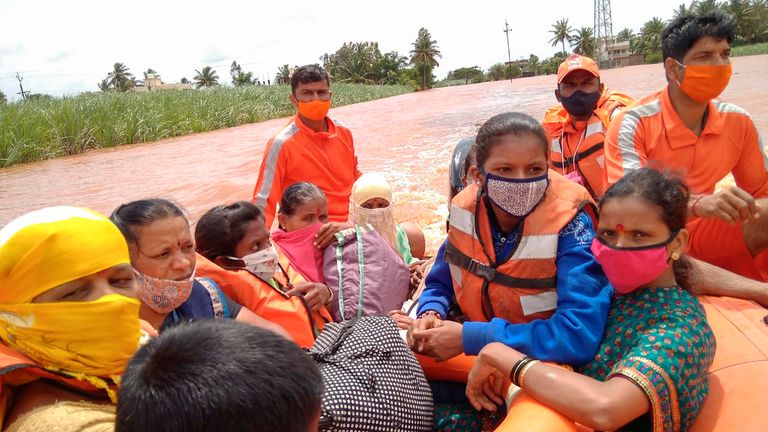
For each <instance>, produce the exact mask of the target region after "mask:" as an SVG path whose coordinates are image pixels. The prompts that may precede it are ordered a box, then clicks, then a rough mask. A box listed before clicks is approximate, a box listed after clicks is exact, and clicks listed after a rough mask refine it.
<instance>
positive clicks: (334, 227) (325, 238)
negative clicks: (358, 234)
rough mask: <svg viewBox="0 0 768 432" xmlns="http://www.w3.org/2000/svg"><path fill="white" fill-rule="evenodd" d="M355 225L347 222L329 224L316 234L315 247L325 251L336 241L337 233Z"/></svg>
mask: <svg viewBox="0 0 768 432" xmlns="http://www.w3.org/2000/svg"><path fill="white" fill-rule="evenodd" d="M353 226H354V225H352V224H350V223H347V222H328V223H326V224H325V225H323V226H321V227H320V229H319V230H317V233H315V242H314V245H315V247H316V248H318V249H325V248H326V247H328V245H330V244H331V243H333V241H334V240H336V233H337V232H339V231H343V230H345V229H347V228H351V227H353Z"/></svg>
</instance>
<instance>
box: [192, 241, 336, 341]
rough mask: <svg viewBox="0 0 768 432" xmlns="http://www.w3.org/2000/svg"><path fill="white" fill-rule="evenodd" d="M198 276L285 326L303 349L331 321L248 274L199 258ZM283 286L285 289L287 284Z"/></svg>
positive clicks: (265, 316)
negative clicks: (209, 279) (214, 283)
mask: <svg viewBox="0 0 768 432" xmlns="http://www.w3.org/2000/svg"><path fill="white" fill-rule="evenodd" d="M196 274H197V275H198V276H203V277H207V278H211V279H213V280H214V281H215V282H216V284H218V285H219V287H220V288H221V290H222V291H224V293H225V294H226V295H227V296H229V297H230V298H231V299H232V300H234V301H236V302H237V303H240V304H241V305H243V307H245V308H248V309H250V310H251V311H253V313H255V314H256V315H258V316H260V317H262V318H264V319H266V320H268V321H272V322H273V323H276V324H279V325H280V326H282V327H283V328H284V329H285V330H286V331H287V332H288V333H289V334H290V335H291V337H292V338H293V341H294V342H296V344H297V345H299V346H301V347H304V348H306V347H311V346H312V344H314V342H315V333H316V331H320V330H322V328H323V325H325V323H326V322H331V321H332V319H331V316H330V314H329V313H328V311H327V310H326V309H325V308H324V307H321V308H320V309H319V310H318V311H315V312H312V313H311V314H310V313H308V310H307V308H306V307H305V304H304V302H302V300H301V299H300V298H299V297H296V296H291V295H288V294H286V293H285V292H284V291H282V290H281V289H279V288H276V287H273V286H272V285H270V284H268V283H266V282H264V281H262V280H261V279H259V278H257V277H256V276H254V275H252V274H251V273H248V272H247V271H245V270H226V269H223V268H221V267H219V266H218V265H217V264H215V263H213V262H211V261H210V260H208V259H206V258H205V257H203V256H202V255H200V254H198V255H197V271H196ZM281 278H282V274H280V273H279V272H278V274H275V279H281ZM281 283H283V284H284V285H285V281H281Z"/></svg>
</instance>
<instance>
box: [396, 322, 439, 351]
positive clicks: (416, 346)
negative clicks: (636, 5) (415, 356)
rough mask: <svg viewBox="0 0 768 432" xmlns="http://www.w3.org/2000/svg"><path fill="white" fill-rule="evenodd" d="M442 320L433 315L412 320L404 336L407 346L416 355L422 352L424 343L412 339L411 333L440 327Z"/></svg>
mask: <svg viewBox="0 0 768 432" xmlns="http://www.w3.org/2000/svg"><path fill="white" fill-rule="evenodd" d="M442 322H443V321H442V320H441V319H440V318H438V317H436V316H434V315H425V316H423V317H421V318H418V319H416V320H414V321H413V322H412V323H411V326H410V327H409V328H408V333H407V334H406V336H405V341H406V342H407V343H408V346H409V347H411V349H412V350H413V351H415V352H417V353H421V352H422V351H424V342H423V341H422V340H420V339H419V340H416V339H414V337H413V332H414V331H416V330H427V329H431V328H435V327H439V326H441V325H442Z"/></svg>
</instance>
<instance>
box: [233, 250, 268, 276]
mask: <svg viewBox="0 0 768 432" xmlns="http://www.w3.org/2000/svg"><path fill="white" fill-rule="evenodd" d="M228 258H230V259H233V260H238V261H243V263H245V270H247V271H248V272H250V273H251V274H253V275H254V276H256V277H257V278H259V279H261V280H263V281H264V282H269V281H270V280H272V277H274V276H275V272H276V271H277V252H276V251H275V247H274V246H271V245H270V246H269V247H268V248H266V249H262V250H260V251H257V252H254V253H252V254H248V255H246V256H244V257H242V258H234V257H228Z"/></svg>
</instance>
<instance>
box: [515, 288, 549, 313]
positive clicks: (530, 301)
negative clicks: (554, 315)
mask: <svg viewBox="0 0 768 432" xmlns="http://www.w3.org/2000/svg"><path fill="white" fill-rule="evenodd" d="M520 305H521V306H522V307H523V315H526V316H528V315H533V314H535V313H538V312H546V311H551V310H555V309H557V291H548V292H544V293H541V294H535V295H527V296H521V297H520Z"/></svg>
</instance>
